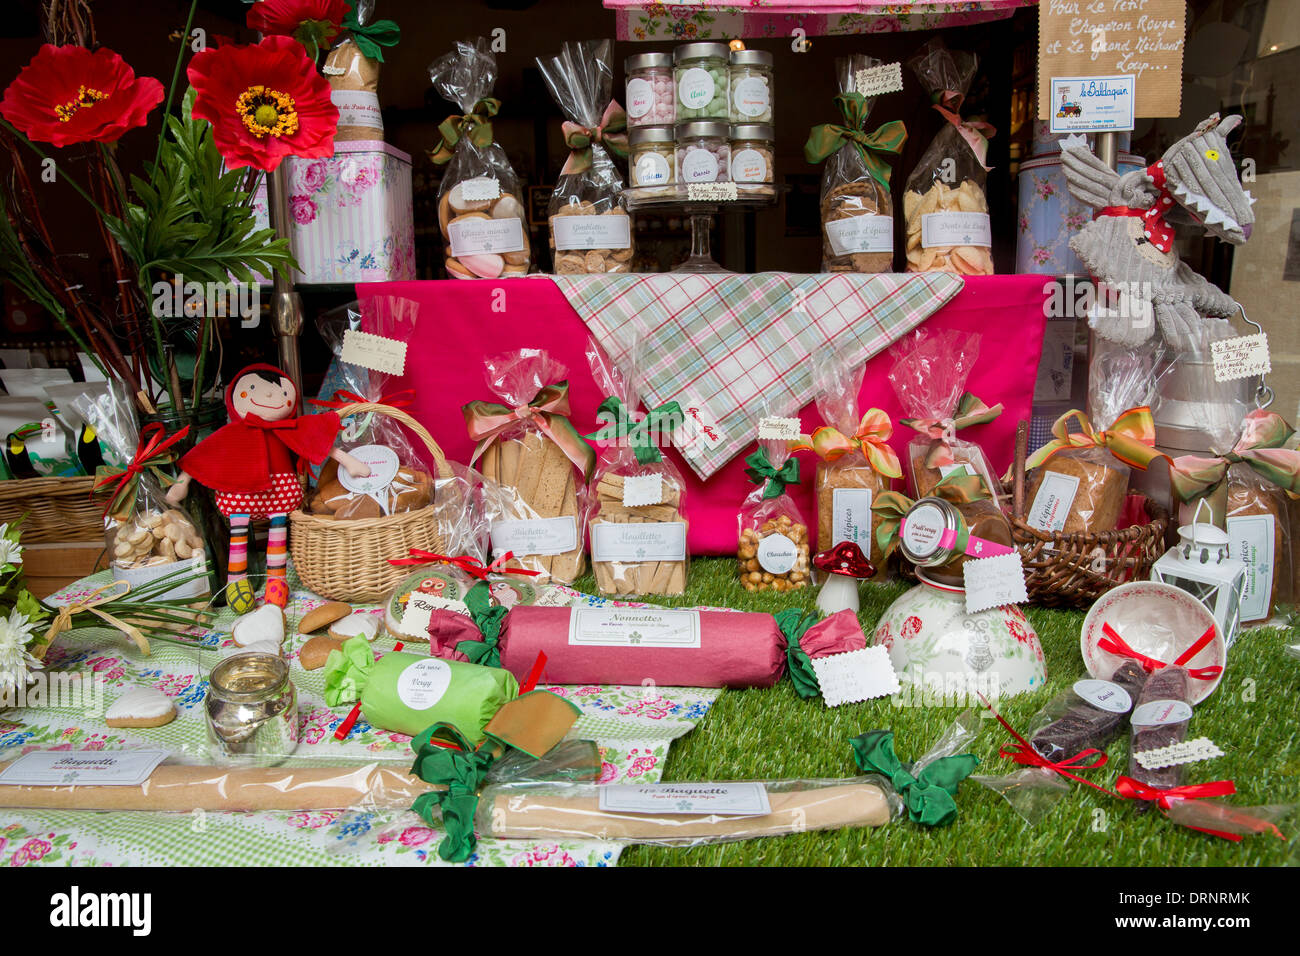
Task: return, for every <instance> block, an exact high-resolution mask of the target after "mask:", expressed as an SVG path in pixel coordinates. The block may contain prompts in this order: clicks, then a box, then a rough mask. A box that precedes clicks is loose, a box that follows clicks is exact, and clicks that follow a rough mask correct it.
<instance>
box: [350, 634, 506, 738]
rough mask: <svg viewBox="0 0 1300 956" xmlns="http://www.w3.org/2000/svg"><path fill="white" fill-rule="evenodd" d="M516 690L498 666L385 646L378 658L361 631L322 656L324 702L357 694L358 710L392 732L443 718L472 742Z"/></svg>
mask: <svg viewBox="0 0 1300 956" xmlns="http://www.w3.org/2000/svg"><path fill="white" fill-rule="evenodd" d="M518 696H519V682H518V681H517V680H515V678H514V675H513V674H511V673H510V672H509V671H506V670H502V669H501V668H499V667H481V666H479V665H478V664H465V663H462V662H460V661H446V660H443V659H442V658H439V657H425V656H422V655H419V654H407V653H404V652H402V651H390V652H389V653H387V654H385V655H384V656H383V657H381V658H380V659H379V660H375V655H374V652H373V651H372V650H371V648H370V644H369V643H368V642H367V641H366V639H365V638H364V637H354V638H351V639H350V640H347V641H344V642H343V647H342V649H341V650H337V651H331V652H330V656H329V658H328V659H327V660H326V661H325V702H326V703H328V704H329V705H330V706H331V707H338V706H339V705H341V704H350V703H352V702H353V701H355V700H357V699H358V698H359V699H360V700H361V715H362V716H363V717H365V719H366V720H367V721H369V722H370V723H371V724H373V725H374V726H375V727H379V728H381V729H383V730H387V731H389V732H391V733H398V734H409V735H411V736H412V737H414V736H416V735H417V734H419V733H420V732H421V731H423V730H425V729H426V728H428V727H429V726H430V725H432V724H436V723H448V724H452V725H454V726H455V727H457V728H459V729H460V732H461V733H462V734H464V735H465V736H466V737H467V738H468V739H469V740H470V741H471V742H473V743H474V744H475V745H477V744H478V743H479V742H480V741H481V740H482V739H483V726H484V725H485V724H486V723H487V722H488V721H489V720H491V719H492V716H493V715H494V714H495V713H496V712H497V711H498V710H500V709H501V706H502V705H503V704H506V703H508V702H510V701H512V700H514V699H515V698H516V697H518Z"/></svg>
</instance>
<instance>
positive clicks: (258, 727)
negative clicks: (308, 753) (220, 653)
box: [204, 651, 298, 767]
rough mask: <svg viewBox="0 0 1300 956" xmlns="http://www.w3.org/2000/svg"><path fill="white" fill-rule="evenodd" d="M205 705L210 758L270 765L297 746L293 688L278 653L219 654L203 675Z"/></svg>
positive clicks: (229, 762)
mask: <svg viewBox="0 0 1300 956" xmlns="http://www.w3.org/2000/svg"><path fill="white" fill-rule="evenodd" d="M204 709H205V711H206V716H207V729H208V744H209V749H210V758H211V760H212V762H213V763H217V764H227V765H229V764H245V765H249V766H257V767H274V766H276V765H277V764H280V763H282V762H283V761H284V760H285V759H286V758H288V757H289V756H290V755H291V754H292V753H293V752H294V749H295V748H296V747H297V746H298V692H297V690H296V689H295V688H294V686H293V682H292V681H290V680H289V665H288V663H287V662H286V661H285V660H284V659H283V658H282V657H280V656H279V655H278V654H262V653H258V652H255V651H246V652H244V653H242V654H233V655H231V656H230V657H227V658H225V659H224V660H222V661H221V662H220V663H218V664H217V665H216V666H215V667H213V668H212V673H211V674H209V675H208V693H207V697H206V699H205V700H204Z"/></svg>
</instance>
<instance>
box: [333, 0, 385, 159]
mask: <svg viewBox="0 0 1300 956" xmlns="http://www.w3.org/2000/svg"><path fill="white" fill-rule="evenodd" d="M374 7H375V5H374V3H373V2H372V0H356V2H355V3H354V4H353V12H352V15H351V16H349V17H348V18H346V19H345V20H344V26H345V27H353V28H352V29H348V30H345V31H344V33H343V35H342V36H341V37H340V38H339V39H338V40H337V41H335V43H334V48H333V49H331V50H330V51H329V54H328V55H327V56H326V57H325V64H324V66H322V67H321V73H323V74H324V75H325V79H326V80H328V81H329V85H330V101H331V102H332V103H333V104H334V105H335V106H337V107H338V110H339V125H338V129H337V131H336V132H335V134H334V141H335V142H337V143H344V142H351V141H355V140H382V139H383V138H384V119H383V115H382V113H381V112H380V108H379V70H380V66H381V65H382V63H383V61H384V53H383V49H382V47H384V46H392V45H393V44H395V43H396V42H397V38H398V37H399V36H400V34H401V31H400V30H399V29H398V27H397V24H395V23H393V22H392V21H391V20H386V21H380V22H378V23H376V22H374V20H373V17H374ZM353 21H355V24H354V23H353ZM366 26H369V27H370V29H369V30H364V31H363V30H361V29H359V28H361V27H366ZM376 28H382V29H376Z"/></svg>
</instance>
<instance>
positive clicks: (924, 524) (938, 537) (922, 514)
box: [898, 498, 961, 568]
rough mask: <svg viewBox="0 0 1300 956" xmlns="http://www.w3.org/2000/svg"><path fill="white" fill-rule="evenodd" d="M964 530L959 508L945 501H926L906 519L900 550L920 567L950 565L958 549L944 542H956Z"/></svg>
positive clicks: (919, 504) (929, 499) (901, 532)
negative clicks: (951, 540)
mask: <svg viewBox="0 0 1300 956" xmlns="http://www.w3.org/2000/svg"><path fill="white" fill-rule="evenodd" d="M960 528H961V512H960V511H958V510H957V507H956V505H954V504H952V502H949V501H944V500H943V499H942V498H922V499H921V500H920V501H918V502H917V503H916V504H914V505H912V507H911V508H909V509H908V510H907V514H905V515H904V516H903V521H902V526H901V527H900V528H899V531H898V550H899V551H900V552H902V555H903V557H905V558H906V559H907V560H908V561H911V562H912V563H913V564H915V565H916V566H917V567H918V568H933V567H937V566H939V565H941V564H947V563H948V561H949V560H950V559H951V558H952V556H953V553H954V550H955V549H954V548H953V547H952V544H947V545H945V544H944V540H945V539H946V538H947V539H954V536H955V535H956V534H957V531H958V529H960ZM953 543H955V540H953Z"/></svg>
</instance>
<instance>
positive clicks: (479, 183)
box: [460, 176, 501, 202]
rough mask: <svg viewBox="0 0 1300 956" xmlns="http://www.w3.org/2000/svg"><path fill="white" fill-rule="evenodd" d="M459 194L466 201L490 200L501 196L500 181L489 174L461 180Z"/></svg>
mask: <svg viewBox="0 0 1300 956" xmlns="http://www.w3.org/2000/svg"><path fill="white" fill-rule="evenodd" d="M460 194H461V198H463V199H464V200H465V201H466V202H490V201H491V200H493V199H499V198H500V197H501V183H499V182H498V181H497V180H496V179H494V178H493V177H491V176H475V177H474V178H473V179H466V180H463V181H462V182H461V184H460Z"/></svg>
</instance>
